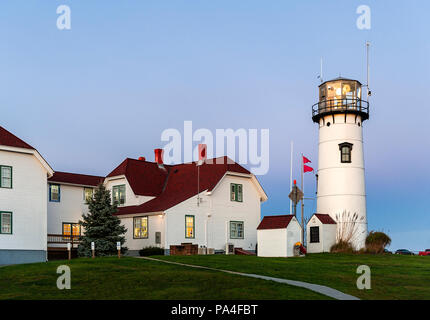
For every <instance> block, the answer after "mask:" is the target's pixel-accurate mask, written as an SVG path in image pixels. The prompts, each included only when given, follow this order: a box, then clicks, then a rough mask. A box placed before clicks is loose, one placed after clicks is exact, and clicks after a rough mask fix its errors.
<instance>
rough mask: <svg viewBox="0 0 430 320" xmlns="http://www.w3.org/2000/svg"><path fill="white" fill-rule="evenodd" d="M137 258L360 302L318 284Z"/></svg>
mask: <svg viewBox="0 0 430 320" xmlns="http://www.w3.org/2000/svg"><path fill="white" fill-rule="evenodd" d="M139 258H141V259H145V260H151V261H158V262H164V263H169V264H176V265H179V266H185V267H190V268H198V269H206V270H212V271H219V272H225V273H230V274H235V275H239V276H244V277H250V278H257V279H263V280H269V281H275V282H279V283H285V284H289V285H291V286H296V287H301V288H305V289H309V290H312V291H315V292H318V293H321V294H323V295H325V296H328V297H330V298H334V299H337V300H360V299H358V298H357V297H354V296H351V295H349V294H345V293H343V292H340V291H339V290H336V289H333V288H330V287H326V286H321V285H319V284H312V283H307V282H302V281H295V280H287V279H281V278H273V277H268V276H261V275H258V274H252V273H242V272H236V271H229V270H222V269H215V268H210V267H203V266H196V265H192V264H185V263H179V262H173V261H166V260H160V259H154V258H149V257H139Z"/></svg>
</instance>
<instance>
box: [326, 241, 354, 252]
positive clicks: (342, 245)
mask: <svg viewBox="0 0 430 320" xmlns="http://www.w3.org/2000/svg"><path fill="white" fill-rule="evenodd" d="M330 252H332V253H354V248H353V247H352V245H351V243H350V242H348V241H344V240H339V241H338V242H337V243H335V244H334V245H332V246H331V248H330Z"/></svg>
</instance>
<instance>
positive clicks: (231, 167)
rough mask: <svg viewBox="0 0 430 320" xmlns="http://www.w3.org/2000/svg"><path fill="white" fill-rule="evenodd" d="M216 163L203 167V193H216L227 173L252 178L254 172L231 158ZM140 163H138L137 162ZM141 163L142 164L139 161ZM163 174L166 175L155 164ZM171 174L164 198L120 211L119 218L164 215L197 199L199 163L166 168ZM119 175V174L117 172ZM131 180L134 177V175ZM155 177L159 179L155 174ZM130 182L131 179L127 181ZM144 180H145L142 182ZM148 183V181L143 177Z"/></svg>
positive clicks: (223, 158) (218, 160) (165, 182)
mask: <svg viewBox="0 0 430 320" xmlns="http://www.w3.org/2000/svg"><path fill="white" fill-rule="evenodd" d="M213 160H214V161H213V163H212V164H209V163H204V164H203V165H201V166H200V186H199V190H200V192H202V191H204V190H212V189H213V188H214V187H215V186H216V185H217V183H218V182H219V181H220V180H221V178H222V177H223V176H224V175H225V173H226V172H227V171H231V172H237V173H244V174H250V172H249V171H248V170H247V169H245V168H243V167H242V166H240V165H239V164H237V163H235V162H234V161H232V160H231V159H229V158H228V157H222V158H216V159H213ZM135 161H138V160H135ZM139 162H140V161H139ZM148 168H153V169H154V168H155V169H156V170H158V171H159V172H164V171H163V170H162V169H160V168H158V165H156V164H155V167H148ZM165 168H166V170H167V174H166V173H164V174H165V181H164V183H163V188H162V190H161V192H160V194H159V195H158V196H157V197H156V198H154V199H152V200H150V201H148V202H145V203H143V204H141V205H138V206H128V207H120V208H118V213H117V214H118V215H123V214H134V213H149V212H160V211H164V210H167V209H169V208H171V207H173V206H175V205H177V204H179V203H181V202H183V201H185V200H187V199H189V198H191V197H193V196H195V195H197V190H198V188H197V166H196V163H194V162H193V163H184V164H179V165H169V166H167V165H165ZM114 171H115V170H114ZM128 174H129V176H133V174H134V173H132V172H131V171H130V172H129V173H128ZM152 175H156V174H154V173H152ZM127 179H128V178H127ZM141 179H142V178H141ZM143 179H144V177H143Z"/></svg>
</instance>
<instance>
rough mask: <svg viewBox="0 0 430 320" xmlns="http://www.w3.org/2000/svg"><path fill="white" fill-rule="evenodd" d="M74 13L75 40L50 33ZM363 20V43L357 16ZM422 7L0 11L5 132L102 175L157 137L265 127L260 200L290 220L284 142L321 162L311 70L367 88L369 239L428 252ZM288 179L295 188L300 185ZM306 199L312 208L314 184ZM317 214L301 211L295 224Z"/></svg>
mask: <svg viewBox="0 0 430 320" xmlns="http://www.w3.org/2000/svg"><path fill="white" fill-rule="evenodd" d="M61 4H67V5H69V6H70V8H71V12H72V15H71V18H72V29H71V30H63V31H60V30H58V29H57V28H56V20H57V16H58V15H57V14H56V8H57V6H58V5H61ZM361 4H366V5H368V6H370V8H371V10H372V11H371V12H372V25H371V29H370V30H359V29H358V28H357V27H356V19H357V17H358V15H357V14H356V9H357V7H358V6H359V5H361ZM428 12H430V3H429V2H428V1H424V0H422V1H408V2H406V1H390V2H385V1H361V0H360V1H352V0H351V1H344V0H343V1H275V0H270V1H250V0H246V1H245V0H238V1H222V0H218V1H190V0H182V1H173V0H169V1H168V0H166V1H115V2H113V1H112V2H107V1H66V0H63V1H54V0H51V1H42V0H39V1H16V0H15V1H2V2H1V3H0V39H1V41H0V85H1V88H2V90H0V110H1V115H2V117H1V121H0V125H2V126H4V127H5V128H7V129H9V130H10V131H12V132H14V133H15V134H17V135H18V136H20V137H21V138H23V139H24V140H26V141H27V142H29V143H30V144H32V145H34V146H36V147H37V148H38V150H39V151H40V152H41V153H42V154H43V155H44V157H45V158H46V159H48V161H49V162H50V164H51V165H52V166H53V167H54V169H55V170H59V171H70V172H79V173H88V174H99V175H105V174H107V173H108V172H110V170H112V168H114V167H115V166H116V165H118V164H119V163H120V162H121V161H122V160H123V159H124V158H125V157H134V158H137V157H138V156H141V155H143V156H146V157H147V158H148V159H153V149H154V148H156V147H160V146H163V145H164V143H162V142H161V140H160V136H161V132H162V131H163V130H164V129H167V128H177V129H179V130H182V128H183V122H184V120H192V121H193V126H194V127H195V128H208V129H210V130H213V131H215V129H217V128H233V129H237V128H259V129H262V128H269V129H270V171H269V172H268V174H266V175H265V176H261V177H259V179H260V181H261V183H262V184H263V186H264V188H265V190H266V192H267V193H268V195H269V198H270V200H269V201H268V202H267V203H265V204H264V205H263V215H269V214H278V213H285V212H288V210H289V203H288V198H287V196H288V189H289V167H290V157H289V152H290V149H289V148H290V141H291V140H294V142H295V149H296V151H297V154H296V155H295V159H294V169H295V171H296V172H298V162H299V156H298V153H299V152H303V153H304V154H305V155H306V156H307V157H308V158H310V159H311V160H313V165H314V167H316V160H317V151H318V150H317V141H318V130H317V126H316V125H315V124H314V123H313V122H312V120H311V106H312V104H314V103H315V102H317V89H316V88H317V85H318V79H317V78H316V77H317V75H318V74H319V68H320V57H323V58H324V78H325V79H329V78H334V77H337V76H338V75H339V74H342V75H343V76H347V77H351V78H356V79H358V80H361V81H362V82H365V76H366V75H365V47H364V43H365V41H366V40H369V41H371V43H372V49H371V88H372V91H373V96H372V100H371V117H370V120H369V121H367V122H366V123H365V124H364V139H365V162H366V179H367V180H366V183H367V194H368V198H367V200H368V221H369V229H371V230H383V231H385V232H388V233H389V234H390V235H391V237H392V238H393V244H392V246H391V248H393V249H397V248H399V247H405V248H410V249H414V250H418V249H424V248H425V247H430V210H429V206H428V201H427V199H428V197H429V195H430V187H429V178H430V174H429V170H428V168H427V164H428V162H429V161H428V159H429V158H430V148H429V147H430V142H429V136H430V129H429V125H428V121H429V119H430V102H429V101H430V90H429V89H428V84H429V83H430V60H429V58H430V38H429V37H428V30H430V28H429V27H430V26H429V22H428V17H427V15H428ZM296 177H297V178H298V175H296ZM305 183H306V186H307V188H306V193H307V196H309V197H312V196H314V194H315V186H314V185H315V183H314V178H313V175H311V174H308V175H307V176H306V181H305ZM315 207H316V203H315V202H314V201H309V202H308V203H307V205H306V215H309V214H311V212H312V211H313V210H314V209H315Z"/></svg>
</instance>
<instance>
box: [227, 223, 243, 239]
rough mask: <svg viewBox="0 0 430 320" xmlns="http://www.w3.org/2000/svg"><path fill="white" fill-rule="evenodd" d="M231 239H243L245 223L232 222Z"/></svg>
mask: <svg viewBox="0 0 430 320" xmlns="http://www.w3.org/2000/svg"><path fill="white" fill-rule="evenodd" d="M230 239H243V221H230Z"/></svg>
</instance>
